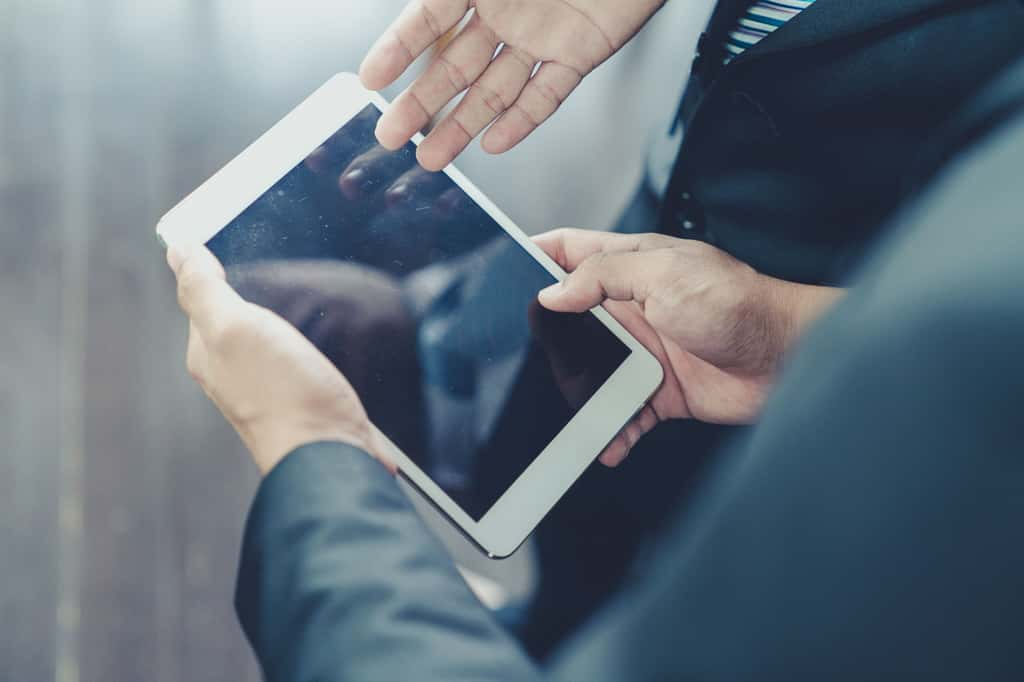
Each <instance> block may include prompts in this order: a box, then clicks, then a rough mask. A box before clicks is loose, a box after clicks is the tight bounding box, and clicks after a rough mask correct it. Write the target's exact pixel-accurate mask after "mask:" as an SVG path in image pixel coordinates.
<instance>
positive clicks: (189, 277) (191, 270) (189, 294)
mask: <svg viewBox="0 0 1024 682" xmlns="http://www.w3.org/2000/svg"><path fill="white" fill-rule="evenodd" d="M200 280H201V275H200V273H199V271H198V270H196V268H195V266H194V265H193V264H192V261H185V262H184V263H182V265H181V269H180V270H179V271H178V305H180V306H181V307H182V309H187V308H188V305H189V303H190V302H191V301H192V299H193V298H194V297H195V295H196V291H197V289H198V288H199V284H200Z"/></svg>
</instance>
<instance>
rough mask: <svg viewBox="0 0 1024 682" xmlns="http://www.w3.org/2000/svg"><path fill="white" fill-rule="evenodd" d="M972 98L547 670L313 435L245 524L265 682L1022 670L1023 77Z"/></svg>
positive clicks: (427, 543)
mask: <svg viewBox="0 0 1024 682" xmlns="http://www.w3.org/2000/svg"><path fill="white" fill-rule="evenodd" d="M979 102H980V103H981V105H983V106H980V108H978V109H974V110H971V111H969V112H968V114H969V115H968V116H967V118H966V119H965V120H964V121H963V122H962V125H961V127H959V128H958V129H957V131H956V134H954V135H952V136H951V137H949V138H948V139H949V140H950V144H949V145H948V146H947V149H949V150H953V151H958V152H959V151H961V150H962V149H964V148H968V147H969V149H970V151H968V152H964V153H963V154H962V155H961V156H958V157H957V160H956V161H954V162H953V163H952V164H951V165H950V169H949V170H948V171H947V172H946V173H944V174H943V175H942V176H940V177H939V179H938V180H937V181H936V182H935V183H933V189H932V190H931V191H929V192H928V193H927V194H926V195H925V198H924V200H923V202H922V203H921V204H920V205H919V206H918V207H916V208H915V209H913V210H912V211H910V212H908V213H907V214H906V215H905V216H903V217H902V218H901V220H900V223H899V224H898V225H897V228H896V229H895V231H894V234H895V236H894V237H892V238H891V239H890V240H889V242H888V243H887V244H885V246H884V248H883V249H882V250H881V252H880V254H879V255H878V256H877V257H876V258H875V259H874V260H873V262H872V263H871V264H870V265H869V266H868V267H867V269H865V270H863V271H862V272H861V273H860V275H859V278H858V282H859V283H858V285H857V286H856V287H855V288H854V289H853V290H852V291H851V293H850V294H849V296H848V297H847V298H846V299H845V300H844V302H843V303H842V304H841V305H840V306H839V308H838V310H837V311H835V313H834V314H832V315H831V316H830V317H829V318H828V319H827V320H826V321H825V322H824V323H823V324H821V325H819V326H818V327H817V328H816V329H815V330H814V331H812V332H811V333H810V335H809V336H808V338H807V339H806V340H805V341H804V343H803V345H802V348H801V350H800V352H799V353H798V355H797V356H796V357H795V358H794V359H793V361H792V363H791V365H790V366H789V367H788V369H787V371H786V373H785V377H784V380H783V381H782V383H781V385H780V386H779V388H778V390H777V392H776V393H775V395H774V396H773V398H772V400H771V401H770V402H769V404H768V405H767V407H766V409H765V412H764V416H763V420H762V422H761V424H760V425H759V426H758V427H757V428H756V429H755V430H754V431H753V434H752V436H751V437H750V439H749V442H746V443H745V444H744V446H743V447H741V448H738V449H737V450H736V451H734V452H733V453H732V454H731V455H730V456H728V457H726V458H724V460H723V461H722V462H721V465H720V467H719V468H718V470H717V472H716V474H715V476H714V477H713V480H712V481H711V484H710V485H708V486H707V487H706V488H705V491H704V494H703V495H702V497H701V499H700V501H699V503H698V504H697V505H696V507H695V508H694V509H692V510H691V512H690V513H687V514H686V515H685V516H683V517H681V518H680V519H679V521H678V523H677V524H676V525H675V527H674V528H673V529H672V530H670V531H669V532H667V533H666V534H665V536H664V537H663V538H662V542H661V544H660V549H659V550H658V551H657V552H656V553H655V554H654V555H653V556H654V558H653V559H652V561H651V562H650V563H649V564H648V565H646V566H641V567H638V569H637V571H636V572H635V573H634V576H633V579H632V581H631V584H630V586H629V587H628V588H627V589H626V590H625V591H624V592H623V593H622V594H621V595H620V597H619V598H618V599H617V600H616V601H615V602H614V603H613V604H612V605H611V606H610V607H609V608H607V609H606V611H605V612H604V613H603V614H602V615H601V616H599V617H598V618H596V619H595V621H594V622H593V623H592V624H591V625H590V626H589V627H588V628H587V629H586V630H585V631H584V632H583V633H582V634H581V635H580V636H578V637H577V638H576V640H575V641H574V642H573V643H571V644H570V645H568V646H567V647H566V648H565V649H564V650H563V651H562V653H561V654H560V655H559V656H558V657H557V659H556V661H555V662H554V663H553V665H552V666H551V668H550V669H548V670H545V671H540V670H538V669H536V668H535V667H534V664H533V663H532V662H531V661H530V660H529V659H528V658H527V657H526V656H525V655H524V654H523V653H522V651H521V649H519V648H518V646H517V644H516V643H515V642H514V641H513V640H512V639H511V638H510V637H509V636H508V635H507V634H506V633H505V632H504V631H502V629H501V628H500V627H498V626H497V624H496V623H495V622H494V620H493V619H492V618H491V616H490V614H489V613H488V612H487V611H486V610H485V609H484V608H483V607H482V606H480V605H479V604H478V603H477V602H476V601H475V600H474V598H473V597H472V596H471V595H470V593H469V592H468V590H467V589H466V587H465V585H464V583H463V582H462V580H461V578H460V577H459V575H458V574H457V573H456V571H455V570H454V567H453V566H452V564H451V562H450V559H449V558H448V556H447V555H446V554H445V552H444V550H443V549H442V548H441V546H440V545H439V544H438V543H437V542H436V541H435V540H434V539H433V538H432V537H431V536H430V535H429V534H428V533H427V531H426V530H425V529H424V527H423V526H422V525H421V522H420V521H419V519H418V518H417V517H416V515H415V514H414V512H413V511H412V510H411V508H410V506H409V504H408V503H407V501H406V500H405V498H404V497H403V495H402V493H401V492H400V491H399V489H398V488H397V487H396V485H395V483H394V482H393V480H392V479H391V478H390V477H389V476H388V475H387V474H386V473H385V471H384V470H383V469H382V468H381V467H379V466H378V465H377V464H376V463H374V462H373V461H371V460H370V458H369V457H368V456H367V455H365V454H364V453H361V452H358V451H356V450H354V449H352V448H350V447H347V446H344V445H339V444H330V443H323V444H317V445H312V446H308V447H304V448H301V449H300V450H299V451H297V452H295V453H293V454H292V455H291V456H289V457H288V458H286V459H285V460H284V461H283V463H282V464H280V465H279V466H278V467H277V468H276V469H275V470H274V471H273V472H271V474H270V475H269V476H268V477H267V478H266V479H265V481H264V482H263V484H262V486H261V489H260V491H259V494H258V496H257V499H256V502H255V504H254V507H253V510H252V513H251V516H250V519H249V522H248V527H247V530H246V536H245V542H244V548H243V553H242V560H241V569H240V575H239V582H238V593H237V606H238V612H239V615H240V618H241V621H242V624H243V627H244V628H245V631H246V633H247V635H248V636H249V638H250V641H251V642H252V644H253V647H254V648H255V650H256V653H257V655H258V656H259V659H260V661H261V663H262V665H263V669H264V671H265V673H266V676H267V679H269V680H271V681H274V682H279V681H280V682H283V681H285V680H287V681H288V682H305V681H310V680H318V681H330V680H373V681H379V680H529V679H537V678H539V677H542V676H550V677H551V678H553V679H562V680H571V681H573V682H581V681H587V682H590V681H592V680H593V681H596V680H675V679H698V680H762V679H763V680H798V679H806V680H835V679H849V680H858V681H861V680H876V679H893V680H907V679H922V680H930V681H934V680H963V679H971V680H980V679H985V680H991V679H1007V680H1009V679H1019V677H1020V671H1021V670H1024V622H1022V621H1024V615H1022V614H1024V545H1022V543H1021V541H1020V540H1021V528H1022V524H1024V458H1022V457H1021V454H1022V451H1024V444H1022V443H1024V431H1022V429H1021V426H1020V425H1021V423H1022V422H1021V417H1020V409H1021V408H1020V406H1021V405H1022V404H1024V360H1022V356H1021V352H1022V348H1024V294H1022V292H1024V267H1022V263H1024V231H1022V222H1024V221H1022V218H1021V214H1022V212H1021V206H1022V204H1024V197H1022V194H1021V188H1022V184H1021V177H1022V174H1021V168H1022V159H1024V106H1022V105H1024V64H1022V65H1021V66H1020V67H1019V68H1018V69H1017V70H1016V71H1015V72H1013V73H1011V74H1010V75H1009V76H1008V77H1007V80H1006V81H1004V82H1003V83H1001V85H1000V86H999V87H998V88H997V89H996V90H994V91H993V92H992V93H990V94H989V95H986V97H984V98H982V99H980V100H979ZM1013 111H1018V112H1020V114H1022V115H1017V116H1015V117H1011V112H1013ZM993 128H998V129H999V132H997V133H992V132H991V131H992V130H993Z"/></svg>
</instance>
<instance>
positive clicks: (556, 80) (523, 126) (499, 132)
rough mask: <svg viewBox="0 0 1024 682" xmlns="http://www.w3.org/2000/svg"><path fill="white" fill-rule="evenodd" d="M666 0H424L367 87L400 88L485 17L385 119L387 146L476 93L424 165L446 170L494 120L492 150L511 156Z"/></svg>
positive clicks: (393, 36) (431, 145)
mask: <svg viewBox="0 0 1024 682" xmlns="http://www.w3.org/2000/svg"><path fill="white" fill-rule="evenodd" d="M663 1H664V0H637V1H635V2H618V1H617V0H573V1H572V2H570V1H569V0H476V1H475V2H473V1H471V0H417V1H416V2H413V3H412V4H411V5H409V6H408V7H407V8H406V10H405V11H404V12H403V13H402V15H401V16H400V17H399V18H398V20H397V21H396V22H395V23H394V24H393V25H392V26H391V28H389V29H388V31H387V32H386V33H385V34H384V36H383V37H382V38H381V39H380V40H379V41H378V42H377V44H376V45H375V46H374V47H373V49H372V50H371V51H370V54H369V55H368V56H367V58H366V60H365V61H364V62H363V66H362V68H361V69H360V74H361V76H362V79H363V82H364V83H365V84H366V86H367V87H369V88H373V89H380V88H383V87H384V86H386V85H388V84H390V83H391V82H393V81H394V80H395V79H396V78H397V77H398V76H399V75H401V73H402V72H404V71H405V69H406V68H408V66H409V65H410V64H411V63H412V61H413V60H414V59H415V58H416V57H418V56H419V55H420V54H421V53H422V52H424V51H425V50H426V49H427V48H428V47H429V46H430V45H433V44H434V43H436V42H437V41H438V40H439V39H440V38H441V37H442V36H443V35H444V34H445V33H447V32H448V31H450V30H451V29H452V28H454V27H455V26H457V25H458V24H459V22H460V21H462V20H463V18H464V17H465V16H466V14H467V12H469V10H470V9H471V8H474V7H475V10H476V11H475V12H474V14H473V15H472V18H471V19H470V20H469V22H468V23H467V25H466V27H465V28H464V29H463V30H462V31H461V32H460V33H459V35H458V36H457V37H456V38H455V39H454V40H453V41H452V43H451V44H450V45H449V46H448V47H447V48H445V50H444V51H443V52H442V53H441V54H440V55H439V56H438V58H437V59H436V60H435V61H434V62H433V63H432V64H431V65H430V67H429V68H428V69H427V70H426V71H425V72H424V73H423V74H422V75H421V76H420V77H419V78H418V79H417V80H416V81H415V82H414V83H413V85H412V86H410V88H409V89H408V90H406V91H405V92H404V93H403V94H402V95H401V96H400V97H399V98H398V99H397V100H395V102H394V104H393V105H392V107H391V109H390V110H389V111H388V112H387V113H386V114H385V115H384V117H383V118H382V119H381V122H380V125H379V126H378V129H377V135H378V138H379V139H380V142H381V144H382V145H384V146H385V147H388V148H389V149H396V148H398V147H399V146H401V145H402V144H404V143H405V142H407V141H408V140H409V138H410V137H412V135H414V134H415V133H416V132H418V131H419V130H421V129H423V128H425V127H426V126H427V125H428V124H429V123H430V121H431V119H432V118H433V117H434V116H435V115H437V114H438V112H440V111H441V110H442V109H443V108H444V107H445V106H446V105H447V104H448V103H449V102H450V101H451V100H452V99H453V98H455V97H456V96H457V95H458V94H459V93H461V92H463V91H464V90H468V92H467V94H466V97H464V98H463V100H462V101H461V102H460V103H459V105H458V106H457V107H456V108H455V109H454V111H452V112H451V113H450V114H449V115H448V116H446V117H445V119H444V120H443V121H442V122H441V123H440V124H439V125H438V126H437V127H436V128H435V129H434V130H433V131H432V132H431V133H430V135H428V136H427V139H426V140H425V141H424V143H423V144H422V145H421V146H420V149H419V152H418V157H419V160H420V163H421V164H423V166H424V167H425V168H427V169H429V170H439V169H441V168H443V167H444V166H445V165H447V164H448V163H449V162H451V161H452V159H454V158H455V156H457V155H458V154H459V152H461V151H462V150H463V149H465V147H466V145H468V144H469V142H470V141H471V140H472V139H473V138H474V137H476V136H477V135H478V134H479V133H480V132H481V131H483V130H484V128H486V127H487V126H488V125H490V124H491V123H492V122H494V125H493V126H492V127H491V128H490V130H488V132H487V134H486V135H485V136H484V139H483V145H484V148H485V149H486V150H487V151H489V152H492V153H501V152H504V151H506V150H508V149H510V148H512V147H513V146H515V145H516V144H518V143H519V142H520V141H521V140H522V139H523V138H525V137H526V136H527V135H529V134H530V133H531V132H532V131H533V130H534V129H535V128H536V127H537V126H539V125H540V124H541V123H543V122H544V121H545V120H546V119H547V118H548V117H549V116H551V114H553V113H554V112H555V110H556V109H557V108H558V107H559V106H560V105H561V103H562V102H563V101H564V100H565V98H567V97H568V96H569V95H570V94H571V93H572V91H573V90H574V89H575V88H576V86H577V85H579V83H580V81H581V80H582V79H583V78H584V77H585V76H586V75H587V74H588V73H590V72H591V71H592V70H593V69H595V68H596V67H597V66H598V65H599V64H601V63H602V62H603V61H604V60H606V59H607V58H608V57H609V56H611V55H612V54H613V53H614V52H615V51H617V50H618V49H619V48H620V47H622V46H623V45H624V44H625V43H626V42H627V41H628V40H629V39H630V38H631V37H632V36H633V35H634V34H636V32H637V31H638V30H639V29H640V27H642V26H643V25H644V23H645V22H646V21H647V19H648V18H649V17H650V16H651V15H652V14H654V12H655V11H656V10H657V9H658V8H659V7H660V6H661V4H662V3H663ZM499 48H500V52H499V51H498V50H499ZM496 52H497V56H495V54H496ZM538 64H540V66H539V68H537V65H538Z"/></svg>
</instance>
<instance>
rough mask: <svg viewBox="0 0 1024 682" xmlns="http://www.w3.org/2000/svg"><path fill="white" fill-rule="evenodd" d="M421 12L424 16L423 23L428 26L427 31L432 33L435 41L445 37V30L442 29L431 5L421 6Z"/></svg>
mask: <svg viewBox="0 0 1024 682" xmlns="http://www.w3.org/2000/svg"><path fill="white" fill-rule="evenodd" d="M420 12H421V13H422V15H423V23H424V24H426V26H427V30H429V31H430V35H431V36H433V38H434V40H437V39H438V38H440V37H441V36H442V35H444V30H442V28H441V22H440V20H439V19H438V16H437V14H436V13H435V12H434V10H433V8H431V6H430V3H427V2H424V3H422V4H421V5H420Z"/></svg>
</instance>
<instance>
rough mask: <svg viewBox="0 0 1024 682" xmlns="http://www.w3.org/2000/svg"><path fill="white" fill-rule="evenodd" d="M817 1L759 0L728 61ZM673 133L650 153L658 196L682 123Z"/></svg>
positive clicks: (650, 180)
mask: <svg viewBox="0 0 1024 682" xmlns="http://www.w3.org/2000/svg"><path fill="white" fill-rule="evenodd" d="M813 4H814V0H758V1H757V2H754V3H753V4H752V5H751V6H750V8H749V9H748V10H747V11H746V13H745V14H744V15H743V17H741V18H740V22H739V24H738V25H737V26H736V28H735V29H733V31H731V32H730V33H729V37H728V38H727V39H726V41H725V63H726V64H728V63H729V62H730V61H731V60H733V59H735V58H736V57H738V56H739V55H741V54H743V53H744V52H745V51H746V50H748V49H750V48H751V47H753V46H754V45H757V44H758V43H759V42H761V41H762V40H764V38H765V37H766V36H767V35H768V34H769V33H772V32H773V31H775V30H776V29H778V28H779V27H780V26H782V25H783V24H785V23H786V22H787V21H789V20H790V19H792V18H793V17H795V16H796V15H798V14H800V12H803V11H804V10H805V9H807V8H808V7H810V6H811V5H813ZM673 113H675V112H673ZM672 131H673V132H671V133H670V134H669V137H668V138H666V137H665V136H664V135H663V134H659V135H658V136H657V137H656V138H655V139H654V141H653V143H652V145H651V147H650V152H649V153H648V155H647V185H648V187H650V189H651V191H652V192H654V194H656V195H657V196H659V197H660V196H662V195H664V194H665V189H666V188H667V187H668V181H669V176H670V175H671V173H672V166H673V164H674V162H675V158H676V154H677V153H678V152H679V146H680V145H681V144H682V140H683V131H682V126H672Z"/></svg>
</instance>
